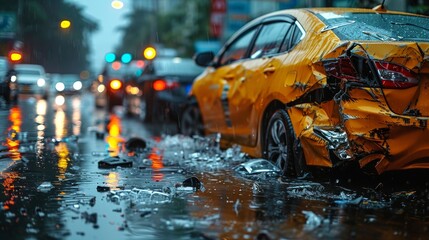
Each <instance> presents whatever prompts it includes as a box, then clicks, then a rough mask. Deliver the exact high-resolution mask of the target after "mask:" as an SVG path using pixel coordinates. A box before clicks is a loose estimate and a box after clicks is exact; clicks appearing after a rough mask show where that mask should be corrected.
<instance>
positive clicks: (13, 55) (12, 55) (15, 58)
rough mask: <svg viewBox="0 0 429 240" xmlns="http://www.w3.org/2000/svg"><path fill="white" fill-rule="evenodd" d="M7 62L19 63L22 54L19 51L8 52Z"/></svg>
mask: <svg viewBox="0 0 429 240" xmlns="http://www.w3.org/2000/svg"><path fill="white" fill-rule="evenodd" d="M9 60H10V61H11V62H12V63H17V62H20V61H21V60H22V53H21V52H20V51H16V50H13V51H10V52H9Z"/></svg>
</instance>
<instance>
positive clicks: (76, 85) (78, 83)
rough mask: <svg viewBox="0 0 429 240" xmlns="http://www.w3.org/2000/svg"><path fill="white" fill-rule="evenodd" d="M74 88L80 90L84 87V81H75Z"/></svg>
mask: <svg viewBox="0 0 429 240" xmlns="http://www.w3.org/2000/svg"><path fill="white" fill-rule="evenodd" d="M73 89H74V90H76V91H79V90H81V89H82V82H81V81H76V82H74V83H73Z"/></svg>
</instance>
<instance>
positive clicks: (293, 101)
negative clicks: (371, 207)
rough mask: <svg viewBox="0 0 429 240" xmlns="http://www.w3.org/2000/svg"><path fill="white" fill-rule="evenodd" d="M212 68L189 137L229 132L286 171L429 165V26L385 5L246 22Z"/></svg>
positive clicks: (189, 114)
mask: <svg viewBox="0 0 429 240" xmlns="http://www.w3.org/2000/svg"><path fill="white" fill-rule="evenodd" d="M195 61H196V63H197V64H199V65H201V66H206V69H205V71H204V72H203V73H202V74H201V75H200V76H199V77H197V78H196V80H195V81H194V84H193V87H192V90H191V94H190V97H191V99H190V103H189V104H188V106H187V107H186V108H185V109H184V111H183V115H182V119H181V124H180V127H181V131H182V132H183V133H184V134H196V133H205V134H212V133H220V134H221V146H223V147H229V146H232V145H234V144H237V145H239V146H241V149H242V150H243V151H244V152H246V153H248V154H249V155H250V156H253V157H262V158H265V159H268V160H271V161H273V162H275V163H276V164H277V165H278V166H279V167H281V169H283V172H284V174H286V175H293V176H301V175H302V174H304V172H305V171H306V169H307V167H308V166H315V167H328V168H331V167H335V166H338V165H342V164H344V163H353V164H359V166H360V167H362V168H364V167H365V168H366V169H372V170H375V171H376V172H377V173H379V174H381V173H383V172H385V171H393V170H404V169H415V168H429V158H428V157H429V129H428V124H427V123H428V119H429V100H428V99H429V18H428V17H425V16H420V15H414V14H409V13H402V12H393V11H388V10H386V9H384V7H382V6H378V7H377V8H374V9H338V8H322V9H292V10H282V11H277V12H273V13H270V14H267V15H264V16H261V17H259V18H257V19H254V20H253V21H251V22H249V23H248V24H246V25H245V26H244V27H242V28H241V29H240V30H239V31H238V32H236V33H235V34H234V35H233V36H232V37H231V38H230V39H229V40H228V41H227V42H226V44H225V45H224V46H223V48H222V49H221V50H220V51H219V53H218V54H216V55H215V54H213V53H210V52H203V53H199V54H197V55H196V56H195Z"/></svg>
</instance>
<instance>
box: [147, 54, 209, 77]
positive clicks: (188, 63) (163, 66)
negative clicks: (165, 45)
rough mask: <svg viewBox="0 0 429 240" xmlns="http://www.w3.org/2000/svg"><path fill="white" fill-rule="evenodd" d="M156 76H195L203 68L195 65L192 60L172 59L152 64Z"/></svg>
mask: <svg viewBox="0 0 429 240" xmlns="http://www.w3.org/2000/svg"><path fill="white" fill-rule="evenodd" d="M153 66H154V67H155V69H154V70H155V71H156V74H157V75H180V76H195V75H198V74H200V73H201V72H202V71H203V70H204V68H202V67H200V66H198V65H196V64H195V62H194V61H193V60H192V59H184V58H172V59H165V60H164V59H162V60H159V61H155V62H154V63H153Z"/></svg>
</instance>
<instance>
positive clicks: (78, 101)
mask: <svg viewBox="0 0 429 240" xmlns="http://www.w3.org/2000/svg"><path fill="white" fill-rule="evenodd" d="M94 105H95V103H94V98H93V97H92V96H91V95H88V94H84V95H82V96H66V101H65V103H64V104H63V105H56V104H55V103H54V102H53V100H52V99H47V100H45V99H38V98H32V97H29V98H23V99H20V101H19V105H17V106H13V107H10V108H5V109H1V110H0V115H1V117H2V118H1V120H0V131H1V132H2V135H1V136H2V137H1V136H0V140H1V142H2V144H3V146H2V149H1V151H0V167H1V179H0V181H1V183H2V184H1V188H0V192H1V193H0V203H1V206H2V208H1V209H0V239H7V238H9V237H11V236H12V234H14V235H13V236H16V238H17V239H22V238H25V239H29V238H37V239H46V238H57V239H103V238H105V239H211V238H212V239H255V238H257V236H259V237H269V238H272V239H279V238H304V239H307V238H310V239H312V238H328V239H329V238H346V239H349V238H359V239H374V238H377V239H378V238H389V239H400V238H404V237H406V238H416V239H419V238H420V239H423V238H424V237H425V236H427V234H428V232H429V219H428V217H427V216H428V214H427V213H428V211H429V209H428V206H429V204H428V202H429V200H428V190H427V186H426V188H425V187H423V188H416V187H414V186H413V185H411V186H410V185H409V186H408V187H406V188H402V189H396V191H391V192H389V193H386V192H383V191H380V189H379V187H378V188H375V187H372V188H371V187H370V188H363V187H361V186H359V184H357V185H355V186H354V187H351V186H347V187H346V185H342V184H340V183H336V182H335V181H334V182H330V181H324V180H323V181H310V180H290V179H285V178H281V177H279V176H277V175H276V174H270V173H262V174H259V175H251V176H249V175H246V174H241V173H239V172H237V171H234V170H233V169H234V167H235V166H238V165H239V164H241V163H243V162H247V161H250V160H249V159H248V158H247V156H246V155H244V154H242V153H241V152H240V149H239V148H238V147H233V148H230V149H225V150H220V149H219V147H218V137H219V136H217V135H213V136H208V137H206V138H199V137H195V138H189V137H184V136H180V135H162V134H158V133H155V134H154V132H153V131H152V132H151V131H150V130H153V129H155V128H156V127H158V128H156V129H165V126H153V125H151V126H148V125H146V126H145V125H143V124H142V123H140V122H138V121H137V120H134V119H129V118H126V117H122V116H121V115H118V114H107V113H106V112H104V111H103V110H101V109H95V108H94V107H93V106H94ZM170 132H171V131H170V130H169V131H168V133H170ZM131 137H140V138H143V139H144V140H146V141H147V148H146V149H145V150H144V151H143V152H140V153H130V152H128V150H127V149H126V148H125V145H124V144H125V142H126V141H127V139H130V138H131ZM116 156H119V157H120V158H123V159H127V160H128V161H131V162H132V167H119V168H110V169H105V168H99V167H98V162H99V161H100V160H103V159H105V158H108V157H116ZM190 179H191V181H189V180H190ZM195 179H197V180H198V182H196V180H195ZM189 183H191V185H189ZM365 187H368V186H365ZM6 237H7V238H6Z"/></svg>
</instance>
